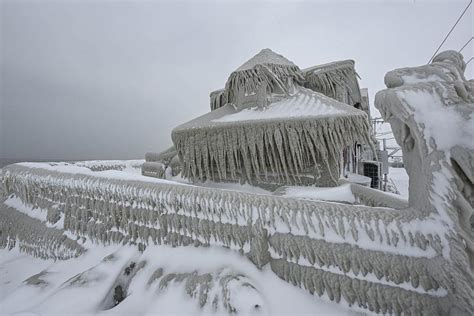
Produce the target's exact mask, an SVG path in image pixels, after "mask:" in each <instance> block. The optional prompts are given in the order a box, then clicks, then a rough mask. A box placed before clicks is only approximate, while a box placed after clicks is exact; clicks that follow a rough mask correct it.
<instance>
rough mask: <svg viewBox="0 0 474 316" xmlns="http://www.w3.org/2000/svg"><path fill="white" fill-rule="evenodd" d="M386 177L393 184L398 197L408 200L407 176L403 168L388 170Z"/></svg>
mask: <svg viewBox="0 0 474 316" xmlns="http://www.w3.org/2000/svg"><path fill="white" fill-rule="evenodd" d="M388 177H389V178H390V179H392V180H393V182H394V183H395V185H396V187H397V189H398V192H400V196H401V197H403V198H405V199H408V174H407V171H406V170H405V168H390V169H389V171H388Z"/></svg>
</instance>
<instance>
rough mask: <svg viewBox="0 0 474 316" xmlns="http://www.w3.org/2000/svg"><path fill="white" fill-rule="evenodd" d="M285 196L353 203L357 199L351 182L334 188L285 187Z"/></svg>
mask: <svg viewBox="0 0 474 316" xmlns="http://www.w3.org/2000/svg"><path fill="white" fill-rule="evenodd" d="M283 196H285V197H291V198H300V199H308V200H325V201H335V202H346V203H351V204H353V203H355V201H356V199H355V197H354V195H353V194H352V191H351V186H350V184H343V185H340V186H337V187H333V188H320V187H285V194H284V195H283Z"/></svg>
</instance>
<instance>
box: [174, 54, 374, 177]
mask: <svg viewBox="0 0 474 316" xmlns="http://www.w3.org/2000/svg"><path fill="white" fill-rule="evenodd" d="M328 96H329V97H328ZM358 108H360V109H361V108H362V105H361V96H360V89H359V86H358V83H357V78H356V73H355V70H354V62H353V61H342V62H336V63H332V64H327V65H322V66H316V67H312V68H309V69H306V70H301V69H300V68H299V67H298V66H296V65H295V64H294V63H292V62H291V61H289V60H288V59H286V58H285V57H283V56H281V55H278V54H276V53H274V52H273V51H271V50H270V49H263V50H262V51H261V52H260V53H258V54H257V55H255V56H254V57H252V58H251V59H250V60H248V61H247V62H245V63H244V64H243V65H242V66H240V67H239V68H238V69H237V70H236V71H234V72H232V74H231V75H230V76H229V79H228V80H227V83H226V85H225V89H223V90H219V91H216V92H213V93H211V109H212V110H213V111H211V112H210V113H207V114H205V115H203V116H200V117H198V118H196V119H194V120H192V121H190V122H187V123H185V124H182V125H180V126H178V127H176V128H175V129H174V130H173V132H172V139H173V143H174V145H175V146H176V150H177V153H178V157H179V159H180V161H181V166H182V174H183V176H184V177H186V178H190V179H193V180H199V181H206V180H212V181H240V182H247V183H252V184H263V185H266V186H269V185H274V186H280V185H284V184H316V185H318V186H335V185H337V183H338V180H339V174H340V170H341V159H342V153H343V151H344V150H345V149H346V150H351V149H353V148H354V146H355V144H356V143H359V144H366V145H370V144H371V140H370V133H369V124H368V116H367V113H368V112H367V113H365V112H364V111H362V110H359V109H358Z"/></svg>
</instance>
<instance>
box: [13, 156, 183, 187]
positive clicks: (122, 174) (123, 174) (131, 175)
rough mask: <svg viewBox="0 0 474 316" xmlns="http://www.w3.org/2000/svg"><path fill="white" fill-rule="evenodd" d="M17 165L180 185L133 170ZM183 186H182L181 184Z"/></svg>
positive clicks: (46, 164) (56, 165)
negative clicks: (95, 169)
mask: <svg viewBox="0 0 474 316" xmlns="http://www.w3.org/2000/svg"><path fill="white" fill-rule="evenodd" d="M18 165H21V166H25V167H29V168H39V169H45V170H50V171H57V172H62V173H67V174H83V175H89V176H94V177H98V178H108V179H115V180H128V181H144V182H154V183H168V184H170V183H172V184H177V185H179V184H182V183H178V182H174V181H168V180H164V179H157V178H152V177H146V176H142V175H141V174H138V173H136V172H135V171H134V170H133V169H132V172H128V171H130V170H131V169H125V170H104V171H92V170H90V169H89V168H87V167H81V166H77V165H74V164H69V163H55V164H50V163H44V162H21V163H18ZM182 185H184V184H182Z"/></svg>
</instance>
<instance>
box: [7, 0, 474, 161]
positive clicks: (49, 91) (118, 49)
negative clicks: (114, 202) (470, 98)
mask: <svg viewBox="0 0 474 316" xmlns="http://www.w3.org/2000/svg"><path fill="white" fill-rule="evenodd" d="M0 1H1V0H0ZM467 3H468V1H467V0H466V1H448V0H446V1H436V2H433V1H429V2H428V1H403V0H401V1H392V2H387V1H365V0H360V1H350V2H348V1H344V2H343V1H326V2H322V1H278V2H268V1H258V2H245V1H244V2H242V1H240V2H230V1H225V2H222V1H205V2H203V1H192V2H191V1H189V2H188V1H180V2H177V1H173V2H172V1H153V2H150V1H147V2H145V1H122V2H116V1H96V2H91V1H63V2H59V1H56V2H53V1H30V2H27V1H2V6H1V56H0V57H1V78H0V79H1V94H0V95H1V109H0V110H1V111H0V154H1V155H0V158H1V157H3V158H16V159H114V158H115V159H126V158H143V157H144V154H145V152H146V151H159V150H162V149H164V148H166V147H167V146H169V145H170V144H171V137H170V132H171V130H172V128H173V127H175V126H177V125H178V124H180V123H183V122H185V121H187V120H189V119H191V118H193V117H196V116H198V115H200V114H204V113H205V112H207V111H209V92H210V91H212V90H215V89H218V88H221V87H223V86H224V84H225V81H226V80H227V77H228V75H229V74H230V73H231V72H232V71H233V70H234V69H235V68H237V67H238V66H239V65H240V64H242V63H243V62H244V61H246V60H247V59H248V58H250V57H252V56H253V55H254V54H256V53H257V52H259V51H260V50H261V49H262V48H266V47H269V48H271V49H273V50H274V51H276V52H278V53H280V54H283V55H284V56H286V57H287V58H288V59H290V60H292V61H293V62H295V63H296V64H297V65H299V66H300V67H301V68H304V67H308V66H312V65H315V64H321V63H326V62H330V61H335V60H340V59H354V60H355V61H356V69H357V71H358V73H359V74H360V76H361V77H362V80H361V82H360V84H361V86H362V87H368V88H369V91H370V94H371V97H372V100H371V102H372V101H373V95H374V94H375V92H376V91H378V90H380V89H383V88H384V85H383V76H384V74H385V73H386V72H387V71H388V70H391V69H394V68H397V67H403V66H410V65H419V64H423V63H426V62H427V61H428V59H429V58H430V57H431V55H432V54H433V52H434V50H435V49H436V47H437V46H438V45H439V43H440V42H441V39H442V37H443V36H444V35H445V34H446V33H447V32H448V31H449V29H450V27H451V26H452V25H453V23H454V22H455V21H456V19H457V18H458V16H459V15H460V13H461V11H462V10H463V8H464V7H465V6H466V4H467ZM473 7H474V5H473ZM473 7H471V9H470V11H469V12H468V13H467V14H466V16H464V18H463V20H462V21H461V22H460V24H459V25H458V27H457V29H456V30H455V32H454V33H453V34H452V36H451V37H450V39H449V40H448V41H447V42H446V44H445V46H444V48H445V49H456V50H457V49H459V48H461V46H462V45H463V44H464V43H465V42H466V41H467V40H468V39H469V38H470V37H471V36H473V29H474V25H473V13H472V12H473V11H472V9H473ZM463 53H464V55H465V57H466V60H468V59H469V58H470V57H472V56H473V55H474V41H473V43H471V45H470V46H468V47H467V48H466V49H465V50H464V51H463ZM468 71H469V74H468V77H470V78H472V77H474V76H473V73H474V62H471V64H470V65H469V67H468Z"/></svg>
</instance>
